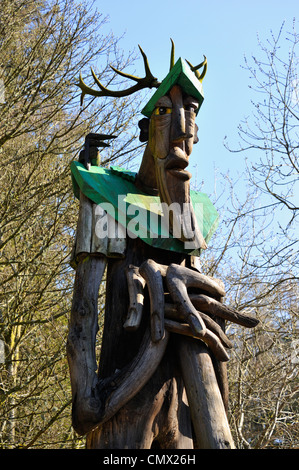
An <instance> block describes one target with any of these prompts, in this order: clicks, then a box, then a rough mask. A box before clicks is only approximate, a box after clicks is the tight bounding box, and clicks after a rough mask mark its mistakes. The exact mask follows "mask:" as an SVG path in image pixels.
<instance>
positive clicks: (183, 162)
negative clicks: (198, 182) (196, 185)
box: [165, 155, 191, 181]
mask: <svg viewBox="0 0 299 470" xmlns="http://www.w3.org/2000/svg"><path fill="white" fill-rule="evenodd" d="M188 164H189V162H188V160H187V159H186V158H183V157H179V156H176V155H172V156H171V157H170V158H169V160H168V162H167V163H166V165H165V170H167V171H168V172H169V173H170V174H171V175H173V176H175V177H176V178H180V179H182V180H184V181H188V180H189V179H190V178H191V173H189V171H186V170H185V168H186V167H187V166H188Z"/></svg>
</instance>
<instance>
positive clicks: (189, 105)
mask: <svg viewBox="0 0 299 470" xmlns="http://www.w3.org/2000/svg"><path fill="white" fill-rule="evenodd" d="M184 108H185V111H193V113H195V111H196V109H197V107H196V106H194V105H193V104H186V105H185V106H184Z"/></svg>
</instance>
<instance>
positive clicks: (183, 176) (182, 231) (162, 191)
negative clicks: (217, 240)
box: [156, 152, 206, 249]
mask: <svg viewBox="0 0 299 470" xmlns="http://www.w3.org/2000/svg"><path fill="white" fill-rule="evenodd" d="M176 153H177V152H176ZM167 159H168V157H167ZM167 159H166V160H160V159H157V160H156V178H157V183H158V190H159V195H160V199H161V201H162V202H164V203H166V204H167V206H168V207H169V206H170V210H169V211H168V216H169V225H170V229H171V232H172V234H173V235H174V236H176V238H179V239H180V240H181V241H183V242H192V245H193V246H194V249H198V248H203V249H205V248H206V243H205V240H204V238H203V236H202V233H201V231H200V229H199V227H198V225H197V221H196V217H195V214H194V210H193V206H192V203H191V200H190V177H191V175H190V173H189V172H188V171H186V170H185V169H180V168H175V167H172V168H169V169H166V168H165V166H167ZM170 161H171V163H173V162H174V158H173V155H170V158H169V162H170ZM173 203H175V204H173ZM172 208H173V209H174V210H172ZM165 215H166V214H165Z"/></svg>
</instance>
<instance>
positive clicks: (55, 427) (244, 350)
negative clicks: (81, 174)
mask: <svg viewBox="0 0 299 470" xmlns="http://www.w3.org/2000/svg"><path fill="white" fill-rule="evenodd" d="M88 3H89V2H86V3H84V2H83V3H82V2H81V3H80V4H79V3H77V2H73V1H70V0H52V1H51V0H50V1H48V0H44V1H43V0H40V1H36V0H34V1H33V0H21V1H17V0H13V1H12V0H9V1H8V0H2V1H1V13H0V84H1V96H0V110H1V115H0V116H1V117H0V155H1V159H0V181H1V192H0V341H1V345H2V346H3V347H4V353H1V357H0V359H1V361H0V402H1V408H0V442H1V444H0V446H1V447H2V448H17V447H23V448H78V447H84V439H81V438H79V437H78V436H76V435H75V433H74V432H73V430H72V427H71V419H70V417H71V407H70V399H71V393H70V382H69V375H68V366H67V361H66V352H65V343H66V337H67V328H68V316H69V312H70V303H71V297H72V286H73V280H74V273H73V271H72V269H71V268H70V266H69V255H70V251H71V247H72V242H73V235H74V229H75V226H76V220H77V211H78V203H77V202H76V201H75V200H74V197H73V192H72V185H71V179H70V172H69V164H70V162H71V161H72V160H73V159H74V158H76V157H77V155H78V152H79V150H80V149H81V147H82V145H83V143H84V136H85V135H86V134H87V133H88V132H90V131H92V132H97V131H99V132H102V133H107V134H108V133H109V134H113V135H117V136H119V137H118V139H116V140H115V141H113V143H112V144H111V148H109V149H107V150H105V151H104V152H103V156H102V164H103V165H107V166H109V165H110V163H111V162H114V163H121V164H123V165H128V164H129V163H130V161H133V159H134V158H135V156H137V155H138V148H139V146H140V143H139V142H138V139H136V136H137V129H136V127H137V126H136V123H135V121H134V119H133V120H132V117H133V118H134V116H135V114H136V113H137V112H138V111H139V110H140V105H139V103H138V102H136V99H135V98H134V99H132V98H131V99H129V98H127V99H123V100H117V101H116V100H112V99H109V100H105V99H101V100H96V101H95V102H94V100H93V99H91V100H89V101H88V100H86V102H85V103H84V105H83V106H82V107H80V99H79V94H80V93H79V90H78V88H77V87H76V85H75V83H76V81H77V79H78V76H79V72H80V71H81V70H82V71H83V74H84V73H86V74H87V75H88V74H89V66H90V65H93V66H94V67H95V69H97V66H100V67H101V69H100V71H101V74H102V77H103V81H104V82H105V83H109V82H110V81H111V80H112V79H113V76H114V72H113V71H112V70H111V69H110V68H109V67H108V64H109V63H112V64H113V65H114V66H115V67H116V68H118V69H122V68H124V67H126V66H128V65H129V64H131V63H132V62H133V61H134V56H133V55H132V54H128V55H126V56H125V54H124V53H123V52H122V50H121V48H120V44H121V41H120V39H119V38H115V37H114V36H113V34H112V33H109V34H107V33H106V32H105V31H106V29H105V24H106V21H107V20H106V18H104V17H103V16H102V15H101V14H100V13H98V12H96V11H95V10H94V9H93V7H92V6H90V4H89V5H88ZM281 34H282V32H279V34H278V35H277V36H275V35H273V36H272V37H271V39H270V40H269V43H268V44H266V45H263V44H259V45H260V51H261V54H264V57H262V58H260V57H256V58H252V59H251V60H246V62H245V67H247V68H248V70H249V71H250V73H251V74H252V81H253V83H254V86H257V87H258V91H259V92H262V94H256V95H253V97H254V98H253V100H254V102H253V113H252V116H251V118H252V122H253V124H252V123H251V122H249V120H248V121H246V122H244V123H242V124H241V125H240V129H239V132H240V137H241V142H243V144H241V147H240V148H239V149H230V151H240V152H245V151H248V148H249V149H251V151H252V150H253V151H255V152H256V153H255V155H257V156H258V158H256V159H255V160H254V162H253V163H252V164H251V167H250V165H248V171H247V173H246V175H243V176H242V177H243V178H244V179H245V178H247V179H248V181H247V186H248V194H247V195H246V197H242V199H240V198H238V197H237V195H236V194H235V192H234V184H235V182H234V183H232V182H230V181H229V178H228V177H227V176H226V177H225V178H224V183H225V186H224V189H223V194H224V195H227V200H225V199H223V198H222V199H221V200H215V201H214V202H215V204H216V206H217V208H218V209H219V208H221V207H223V210H224V211H225V218H224V217H222V220H221V225H220V228H219V229H218V231H217V233H216V236H215V237H214V239H213V240H212V243H211V247H210V248H209V250H208V251H207V253H206V254H205V255H204V258H203V267H204V271H205V272H206V273H207V274H212V275H215V276H218V277H220V278H221V279H223V281H224V282H225V285H226V289H227V293H228V294H227V302H230V303H231V305H234V306H235V307H236V308H237V309H238V310H243V311H244V310H246V311H248V312H250V313H251V314H252V313H253V314H255V315H256V316H257V317H258V318H259V320H260V325H259V326H258V327H257V328H256V329H255V330H254V331H248V330H245V331H241V329H238V328H236V327H235V326H234V328H232V327H230V326H228V332H229V335H230V337H231V339H232V340H233V342H234V345H235V349H234V351H233V352H232V354H231V360H230V362H229V376H230V414H229V419H230V423H231V426H232V431H233V433H234V438H235V440H236V444H237V445H238V447H241V448H242V447H245V448H255V447H256V448H265V447H282V448H293V447H296V446H298V391H297V390H298V382H296V380H297V374H298V370H297V369H298V360H299V359H298V356H297V355H296V347H297V348H298V342H299V340H298V332H297V329H298V310H297V302H298V270H297V266H298V264H297V263H298V255H297V249H298V247H297V238H296V225H295V224H296V216H297V208H298V202H297V204H296V201H295V197H294V190H295V182H296V179H297V181H298V159H297V152H298V95H296V86H297V85H298V78H297V75H296V64H297V62H296V60H297V59H296V46H297V43H298V36H297V35H296V33H295V30H293V31H291V33H290V34H289V35H288V36H287V40H288V41H289V44H290V47H289V56H288V57H280V55H279V54H280V51H279V44H280V42H281V41H283V40H284V39H282V37H281ZM98 71H99V70H98ZM260 97H262V99H261V100H259V98H260ZM255 98H256V99H255ZM226 145H227V146H228V147H229V144H228V143H227V144H226ZM258 159H259V160H258ZM213 197H214V199H215V196H213V195H211V198H212V199H213ZM257 201H258V202H259V203H257ZM261 201H262V203H261ZM280 206H282V207H283V211H284V214H285V213H286V212H287V213H289V214H290V215H289V217H288V219H287V222H285V223H284V222H282V221H281V220H282V219H281V218H280V217H278V218H277V217H276V214H277V211H276V212H274V211H273V207H275V208H277V209H279V207H280ZM273 214H274V216H273ZM283 220H286V219H285V218H284V219H283ZM99 349H100V334H99Z"/></svg>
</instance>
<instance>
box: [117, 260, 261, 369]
mask: <svg viewBox="0 0 299 470" xmlns="http://www.w3.org/2000/svg"><path fill="white" fill-rule="evenodd" d="M132 272H134V282H132ZM127 275H128V285H129V292H130V300H131V304H130V309H129V313H130V315H129V317H128V319H127V321H126V323H125V325H124V326H125V327H126V328H130V329H134V328H137V327H138V326H139V323H140V320H141V316H142V308H143V289H144V281H145V282H146V284H147V286H148V290H149V296H150V301H151V335H152V341H154V342H156V341H159V340H160V339H161V338H162V337H163V334H164V328H166V329H167V330H169V331H171V332H174V333H178V334H184V335H188V336H192V337H194V338H199V339H201V340H202V341H204V342H205V343H206V344H207V346H208V347H209V348H210V350H211V351H212V352H213V354H214V356H215V357H216V358H217V359H218V360H220V361H227V360H228V359H229V357H228V354H227V352H226V348H231V347H232V343H231V342H230V340H229V339H228V338H227V336H226V335H225V333H224V332H223V330H222V328H221V327H220V326H219V325H218V324H217V322H216V321H215V320H214V319H213V318H215V317H219V318H223V319H226V320H229V321H232V322H234V323H238V324H240V325H242V326H245V327H247V328H252V327H254V326H256V325H257V323H258V320H256V319H255V318H253V317H250V316H247V315H244V314H242V313H239V312H237V311H236V310H233V309H231V308H228V307H226V306H225V305H224V304H223V303H221V299H222V298H223V297H224V295H225V291H224V287H223V284H222V282H221V281H219V280H216V279H213V278H211V277H209V276H205V275H203V274H201V273H199V272H197V271H194V270H192V269H189V268H185V267H183V266H180V265H175V264H171V265H170V266H168V267H167V266H164V265H160V264H157V263H155V262H154V261H152V260H147V261H146V262H144V263H143V264H142V265H141V266H140V268H139V269H138V268H136V267H133V266H131V267H130V268H129V270H128V273H127ZM163 277H164V278H165V280H166V285H167V288H168V292H167V293H165V292H164V288H163ZM129 279H131V280H129ZM188 288H189V289H192V291H193V292H191V293H189V292H188ZM137 295H138V296H139V297H137ZM137 298H138V299H139V300H137ZM133 312H134V315H132V313H133Z"/></svg>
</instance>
